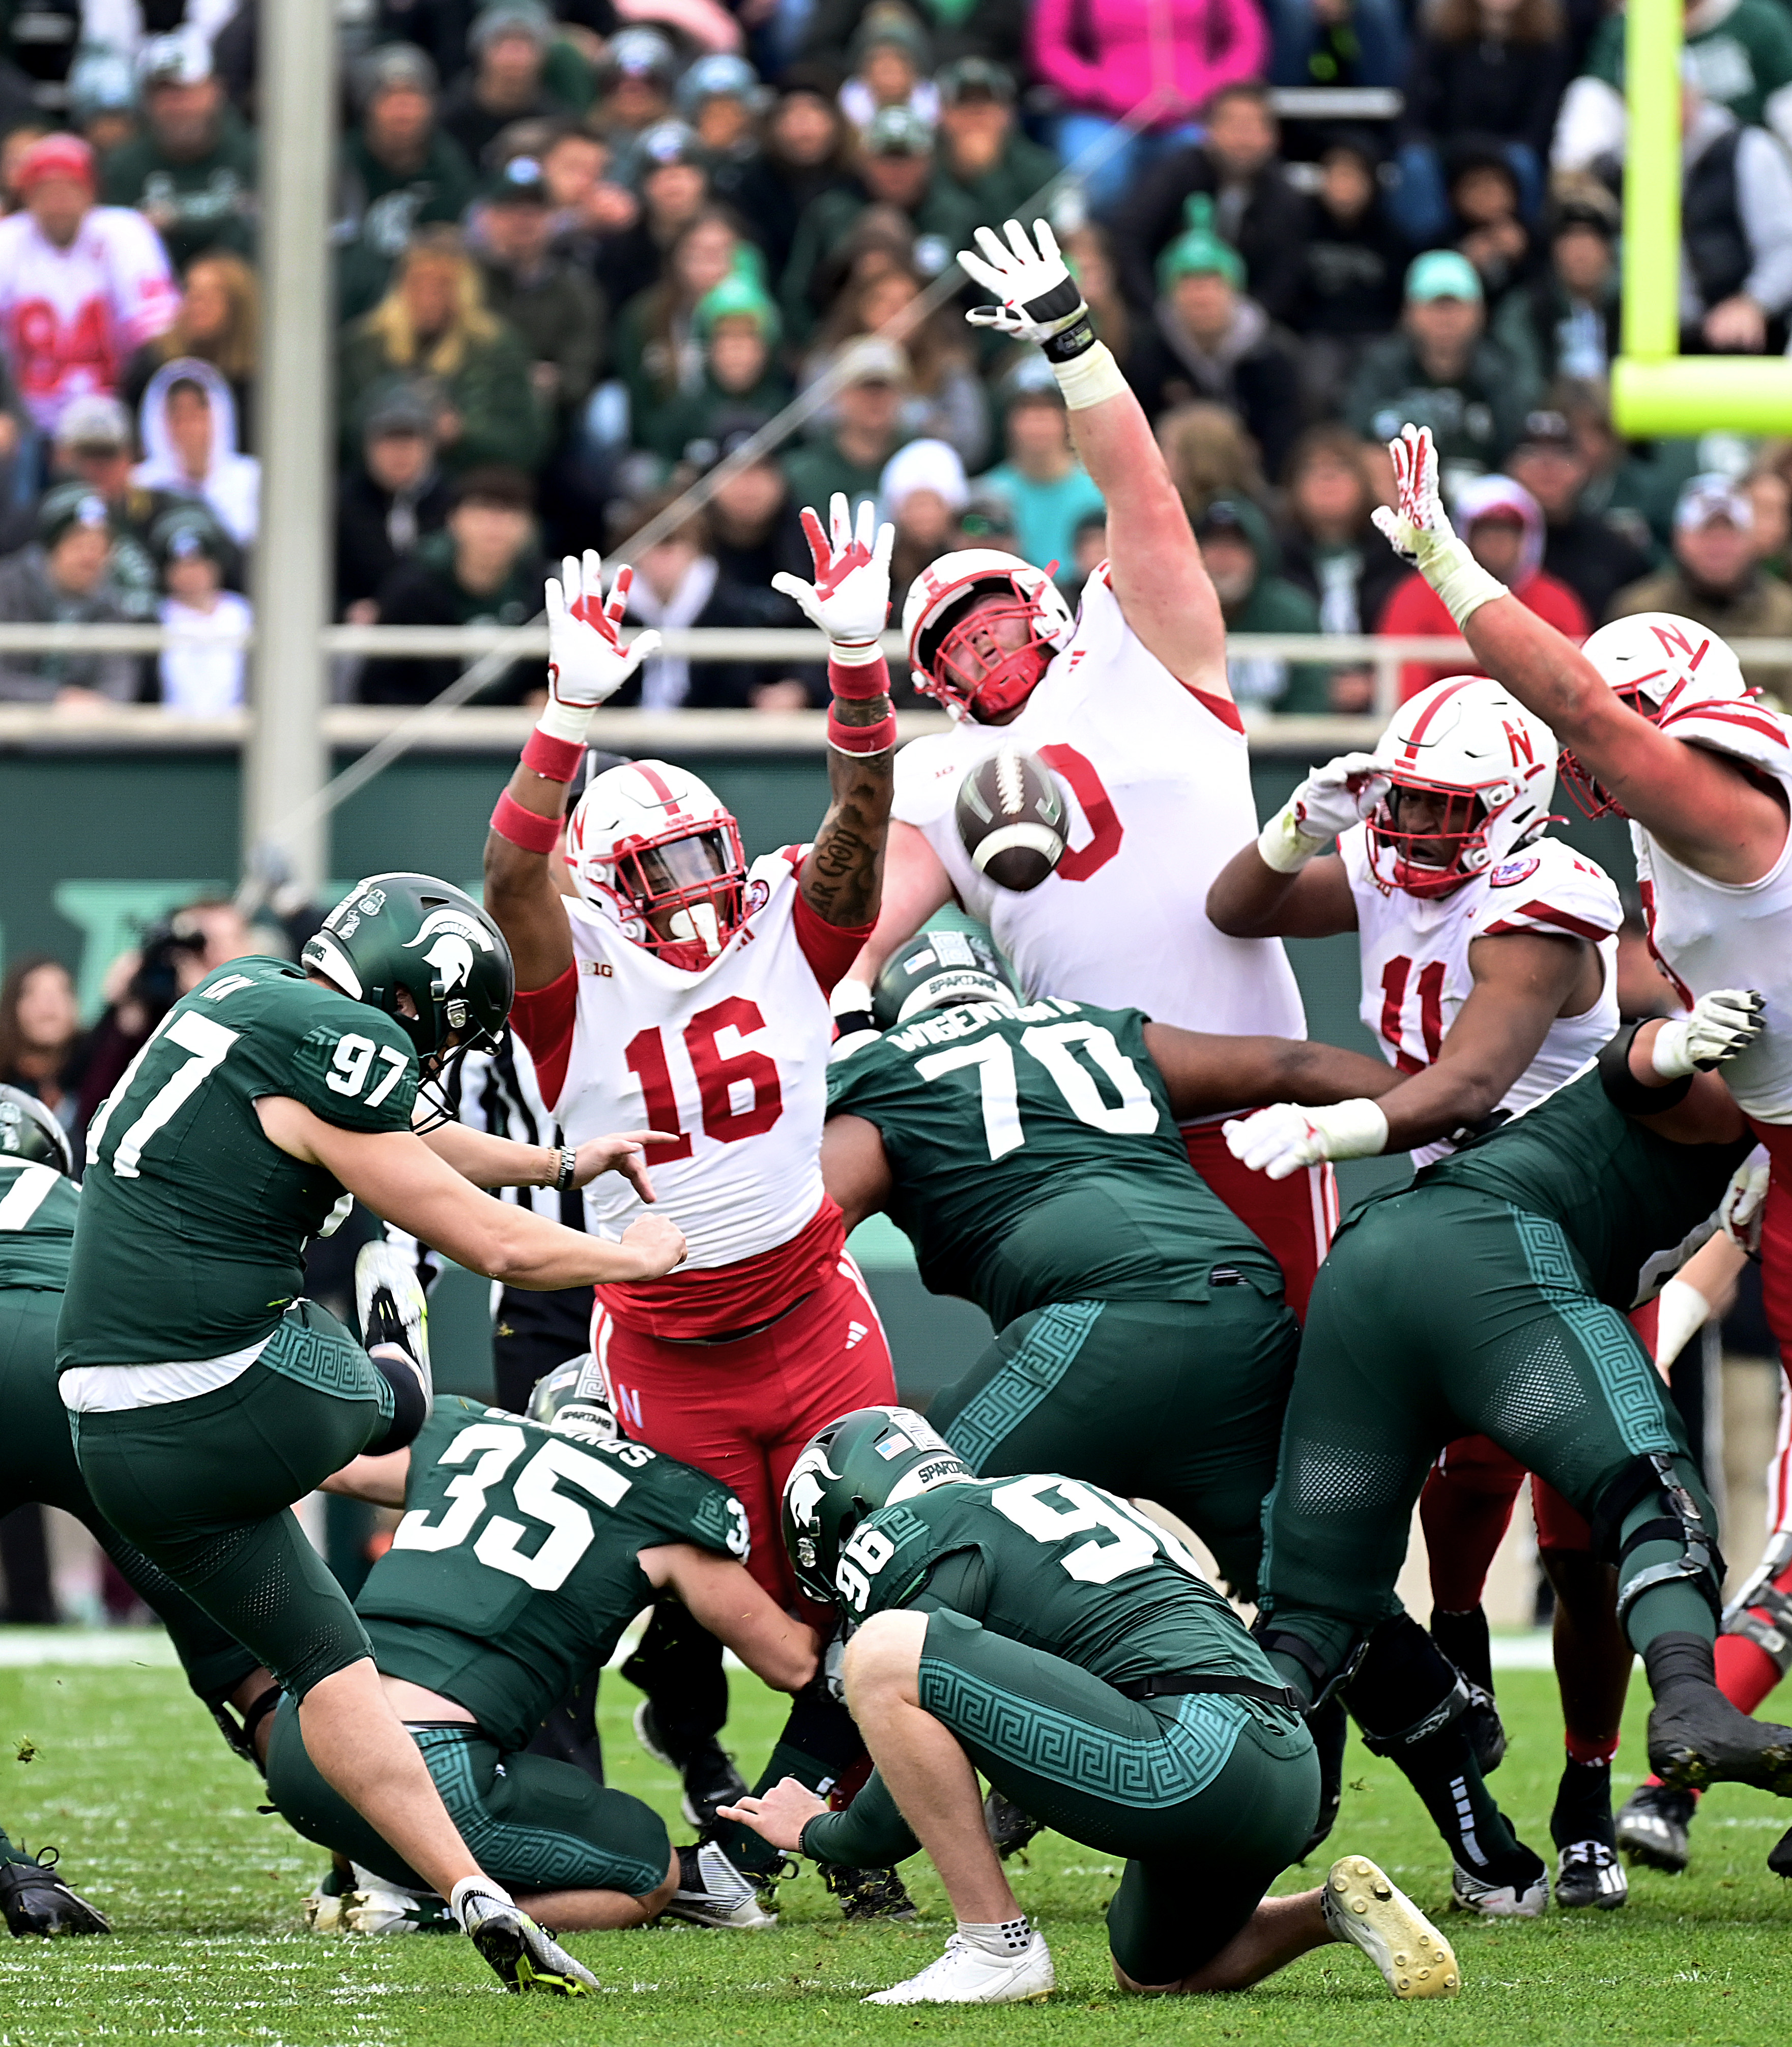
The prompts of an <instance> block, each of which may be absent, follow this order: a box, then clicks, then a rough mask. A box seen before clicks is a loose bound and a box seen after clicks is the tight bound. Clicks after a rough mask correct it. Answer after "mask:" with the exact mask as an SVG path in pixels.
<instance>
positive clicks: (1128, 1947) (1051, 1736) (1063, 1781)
mask: <svg viewBox="0 0 1792 2047" xmlns="http://www.w3.org/2000/svg"><path fill="white" fill-rule="evenodd" d="M784 1537H785V1541H786V1542H787V1543H788V1546H789V1548H790V1551H791V1558H792V1561H794V1563H795V1568H796V1573H797V1577H798V1580H799V1583H800V1584H801V1585H802V1586H803V1590H804V1591H805V1592H807V1593H808V1594H809V1595H810V1596H811V1597H812V1598H815V1599H831V1600H833V1601H834V1603H835V1604H838V1606H839V1607H841V1608H842V1609H843V1611H844V1612H845V1616H846V1623H847V1626H848V1628H849V1630H850V1639H849V1640H848V1642H847V1645H846V1659H845V1677H846V1700H847V1703H848V1705H850V1707H851V1708H852V1711H853V1716H854V1718H855V1719H856V1720H857V1722H858V1724H859V1727H860V1728H861V1731H862V1732H863V1733H864V1736H865V1741H866V1743H867V1745H868V1746H869V1748H870V1751H871V1754H872V1756H873V1759H874V1760H875V1762H876V1763H877V1770H876V1771H875V1773H874V1774H873V1776H872V1777H871V1778H870V1779H869V1782H867V1783H866V1785H865V1788H864V1789H863V1790H861V1792H860V1793H859V1794H858V1796H857V1797H856V1798H855V1799H854V1800H853V1802H852V1804H851V1805H849V1806H848V1807H847V1808H846V1810H845V1811H844V1812H840V1813H831V1812H829V1811H828V1810H827V1809H826V1806H825V1805H824V1803H823V1801H822V1800H821V1799H820V1798H819V1797H816V1795H815V1794H814V1793H813V1792H811V1791H809V1790H807V1789H805V1788H804V1787H803V1786H802V1785H800V1784H799V1783H798V1782H796V1781H795V1779H794V1778H786V1779H785V1780H784V1782H782V1783H781V1784H780V1785H778V1786H775V1787H774V1788H773V1789H772V1790H770V1791H769V1792H768V1793H767V1794H765V1795H764V1796H763V1797H754V1798H749V1799H747V1800H745V1801H743V1802H742V1804H741V1805H740V1806H739V1807H737V1808H735V1809H733V1810H734V1812H735V1813H736V1814H737V1816H738V1817H741V1818H743V1819H745V1820H746V1821H748V1822H749V1824H751V1825H754V1826H755V1827H757V1828H758V1829H759V1831H760V1832H762V1833H763V1834H764V1836H765V1837H766V1838H767V1839H768V1840H770V1841H771V1842H772V1844H773V1845H774V1846H775V1847H777V1848H783V1849H784V1850H786V1851H787V1852H796V1851H800V1852H803V1853H804V1854H807V1855H814V1856H815V1857H817V1858H818V1859H821V1860H822V1861H824V1862H830V1861H839V1862H852V1863H867V1862H877V1863H882V1862H893V1861H897V1860H900V1859H902V1858H904V1856H907V1855H913V1854H915V1852H917V1850H918V1849H919V1848H925V1849H926V1850H927V1853H928V1855H930V1856H931V1858H932V1860H933V1863H934V1866H935V1868H936V1869H937V1870H938V1871H939V1875H940V1879H941V1881H942V1883H944V1885H945V1886H946V1893H947V1895H948V1896H949V1897H950V1900H951V1902H952V1907H953V1910H954V1914H956V1917H957V1920H958V1925H957V1929H956V1931H955V1932H954V1934H953V1936H952V1937H951V1939H950V1941H948V1943H947V1945H946V1952H945V1954H944V1955H943V1956H942V1957H941V1958H940V1959H939V1960H938V1961H936V1962H935V1963H933V1964H931V1965H930V1966H929V1967H928V1968H925V1969H923V1971H922V1972H921V1973H920V1974H919V1975H917V1976H915V1977H914V1978H913V1979H911V1980H910V1981H908V1982H907V1983H898V1984H896V1985H895V1986H894V1987H892V1988H891V1989H889V1990H887V1991H879V1992H877V1993H876V1994H875V1995H873V1996H872V1997H871V1998H869V1999H867V2000H866V2002H867V2003H873V2004H994V2003H1013V2002H1016V2001H1018V2000H1021V1999H1031V1998H1037V1997H1043V1996H1045V1995H1047V1993H1048V1992H1049V1991H1051V1989H1052V1988H1053V1987H1054V1977H1053V1971H1052V1964H1051V1955H1050V1953H1049V1952H1048V1951H1047V1947H1046V1944H1045V1941H1044V1940H1043V1937H1042V1936H1041V1935H1040V1934H1039V1932H1038V1931H1037V1929H1034V1928H1032V1927H1030V1926H1029V1925H1028V1921H1027V1919H1026V1917H1025V1915H1024V1914H1023V1913H1022V1912H1021V1910H1020V1906H1019V1905H1018V1903H1017V1902H1016V1899H1015V1897H1014V1894H1013V1892H1012V1890H1010V1889H1009V1888H1008V1882H1007V1879H1006V1878H1005V1877H1004V1875H1003V1873H1002V1866H1001V1863H1000V1862H999V1861H998V1860H997V1856H996V1852H995V1850H994V1848H993V1847H992V1846H991V1844H990V1842H989V1837H988V1836H987V1835H986V1833H985V1831H984V1826H983V1817H982V1813H981V1809H980V1805H979V1800H978V1795H977V1776H976V1773H977V1771H979V1770H981V1772H982V1773H983V1774H985V1776H987V1777H988V1778H989V1781H990V1782H991V1783H992V1784H993V1785H994V1786H996V1788H997V1790H999V1791H1001V1793H1003V1794H1004V1795H1005V1796H1006V1797H1008V1798H1010V1799H1012V1800H1013V1801H1016V1802H1017V1803H1019V1804H1020V1805H1024V1807H1025V1808H1026V1809H1028V1811H1029V1812H1032V1813H1037V1814H1038V1815H1039V1817H1041V1818H1042V1819H1043V1820H1044V1821H1047V1824H1049V1825H1052V1826H1055V1827H1056V1828H1059V1831H1060V1832H1063V1833H1066V1834H1067V1835H1069V1836H1070V1838H1071V1839H1072V1840H1075V1841H1079V1842H1082V1844H1085V1845H1086V1846H1087V1847H1090V1848H1093V1849H1095V1850H1096V1851H1097V1852H1098V1853H1100V1854H1102V1855H1117V1856H1120V1857H1124V1859H1125V1861H1126V1869H1125V1873H1124V1876H1123V1877H1122V1879H1121V1881H1120V1890H1119V1893H1118V1894H1117V1896H1116V1897H1115V1898H1114V1899H1113V1903H1112V1904H1111V1905H1110V1906H1109V1910H1108V1938H1109V1944H1110V1945H1111V1947H1112V1948H1113V1961H1114V1970H1115V1974H1116V1975H1117V1978H1118V1979H1119V1981H1120V1985H1121V1987H1123V1988H1124V1989H1128V1990H1149V1991H1219V1990H1237V1989H1241V1988H1242V1987H1244V1985H1246V1984H1247V1983H1255V1982H1256V1981H1257V1980H1258V1979H1260V1978H1261V1977H1263V1976H1265V1975H1268V1974H1269V1973H1270V1972H1271V1971H1272V1970H1275V1969H1277V1968H1281V1967H1282V1966H1283V1964H1285V1963H1287V1962H1290V1961H1291V1960H1294V1959H1295V1956H1297V1955H1300V1954H1303V1953H1305V1952H1306V1951H1307V1950H1308V1949H1309V1948H1314V1947H1318V1946H1320V1945H1321V1944H1323V1943H1325V1942H1326V1941H1333V1940H1338V1939H1348V1940H1352V1941H1355V1942H1356V1943H1357V1944H1358V1945H1359V1946H1360V1947H1361V1948H1364V1950H1365V1952H1368V1954H1369V1955H1370V1956H1372V1958H1373V1959H1374V1960H1376V1964H1377V1965H1378V1966H1379V1967H1380V1968H1381V1970H1382V1972H1383V1973H1384V1975H1385V1976H1386V1978H1387V1980H1388V1986H1389V1987H1390V1988H1391V1990H1392V1991H1394V1993H1395V1995H1396V1996H1399V1997H1403V1998H1416V1997H1448V1996H1452V1995H1454V1993H1455V1991H1456V1990H1457V1967H1456V1961H1455V1958H1454V1956H1453V1955H1452V1954H1451V1953H1450V1951H1449V1947H1448V1945H1447V1944H1446V1942H1445V1941H1443V1940H1442V1937H1440V1936H1439V1935H1438V1933H1437V1932H1436V1931H1435V1929H1434V1928H1432V1927H1431V1926H1430V1925H1428V1924H1427V1923H1426V1921H1425V1920H1424V1918H1423V1917H1422V1916H1421V1915H1420V1914H1419V1912H1418V1911H1417V1910H1415V1907H1414V1906H1412V1905H1411V1903H1410V1902H1409V1901H1408V1900H1407V1899H1406V1898H1403V1897H1402V1896H1401V1895H1400V1894H1399V1891H1397V1890H1395V1887H1394V1886H1393V1885H1392V1884H1391V1883H1389V1882H1388V1879H1387V1878H1386V1877H1385V1876H1384V1875H1382V1873H1381V1871H1380V1870H1378V1869H1377V1868H1376V1866H1375V1865H1374V1863H1371V1862H1368V1861H1367V1860H1365V1859H1364V1858H1363V1857H1361V1856H1360V1855H1350V1856H1346V1857H1345V1858H1344V1859H1342V1860H1341V1861H1340V1862H1338V1863H1336V1864H1334V1866H1333V1868H1332V1870H1331V1871H1330V1873H1329V1875H1328V1877H1327V1879H1326V1886H1325V1887H1324V1889H1323V1890H1315V1891H1310V1892H1308V1893H1306V1894H1305V1895H1304V1896H1302V1897H1299V1898H1275V1899H1273V1900H1268V1901H1265V1900H1264V1892H1265V1891H1266V1890H1268V1887H1269V1885H1270V1883H1271V1881H1272V1880H1273V1879H1275V1877H1276V1876H1278V1875H1279V1874H1280V1873H1281V1871H1283V1869H1284V1868H1286V1867H1287V1865H1288V1863H1290V1862H1291V1861H1292V1860H1293V1859H1294V1858H1295V1855H1298V1854H1299V1852H1300V1849H1301V1847H1302V1843H1303V1842H1304V1841H1305V1840H1306V1836H1307V1834H1308V1832H1309V1831H1310V1828H1311V1826H1312V1824H1313V1816H1314V1809H1315V1807H1316V1805H1317V1803H1318V1786H1319V1771H1318V1763H1317V1761H1316V1759H1315V1758H1314V1752H1313V1744H1312V1742H1311V1740H1310V1738H1309V1736H1308V1735H1307V1732H1306V1728H1304V1727H1303V1726H1302V1722H1301V1717H1300V1714H1299V1711H1298V1709H1297V1705H1296V1701H1295V1696H1294V1694H1293V1693H1291V1692H1290V1691H1289V1690H1288V1689H1287V1687H1286V1686H1284V1685H1283V1684H1282V1683H1281V1682H1280V1681H1279V1679H1278V1678H1277V1677H1276V1675H1275V1672H1274V1670H1272V1669H1271V1666H1270V1664H1269V1662H1268V1659H1267V1658H1265V1657H1264V1654H1263V1653H1262V1651H1261V1650H1260V1649H1259V1648H1258V1647H1257V1646H1256V1643H1254V1642H1253V1641H1252V1639H1251V1638H1250V1636H1249V1635H1248V1634H1247V1633H1246V1632H1245V1631H1244V1625H1243V1623H1241V1622H1240V1620H1239V1619H1238V1616H1237V1615H1236V1614H1235V1613H1234V1612H1233V1610H1232V1608H1230V1607H1229V1606H1228V1605H1227V1604H1226V1602H1225V1600H1223V1599H1221V1597H1220V1596H1219V1594H1218V1593H1217V1592H1215V1591H1214V1590H1213V1588H1212V1587H1210V1585H1207V1584H1206V1582H1205V1581H1203V1580H1202V1577H1201V1576H1200V1574H1199V1573H1198V1570H1197V1569H1196V1567H1195V1565H1194V1560H1193V1559H1192V1558H1190V1555H1189V1554H1188V1553H1187V1551H1186V1550H1183V1549H1182V1546H1180V1545H1179V1543H1178V1542H1176V1541H1175V1539H1174V1538H1172V1537H1171V1536H1169V1535H1168V1534H1166V1533H1165V1532H1164V1531H1163V1530H1162V1529H1160V1528H1159V1527H1157V1526H1156V1524H1155V1523H1153V1522H1151V1521H1148V1520H1147V1519H1145V1517H1144V1515H1141V1514H1139V1513H1137V1512H1136V1511H1134V1510H1133V1509H1132V1507H1129V1506H1128V1504H1127V1503H1126V1502H1125V1501H1124V1500H1122V1499H1117V1497H1116V1496H1114V1495H1113V1494H1112V1493H1109V1492H1103V1491H1102V1490H1101V1488H1099V1487H1097V1486H1093V1485H1090V1484H1086V1483H1085V1482H1084V1481H1082V1480H1079V1479H1074V1478H1066V1477H1064V1476H1059V1475H1056V1474H1051V1473H1047V1474H1044V1475H1037V1474H1035V1475H1030V1476H1020V1477H1015V1478H1002V1479H978V1478H975V1477H973V1476H972V1474H971V1473H970V1471H969V1470H968V1469H966V1466H965V1464H964V1462H963V1461H962V1459H961V1458H960V1457H957V1456H956V1455H955V1454H954V1453H953V1451H952V1449H950V1445H947V1444H946V1442H945V1441H942V1438H940V1437H939V1435H937V1434H935V1432H934V1430H932V1429H931V1427H930V1426H928V1425H927V1423H926V1422H923V1420H922V1419H921V1418H920V1417H919V1415H918V1414H912V1413H911V1412H910V1411H909V1410H907V1409H905V1408H900V1407H866V1408H861V1409H860V1410H858V1411H857V1413H856V1414H849V1415H847V1416H846V1417H845V1418H843V1419H842V1420H841V1421H839V1422H836V1423H834V1426H832V1427H831V1428H829V1429H825V1430H822V1433H821V1434H819V1436H817V1437H816V1438H815V1441H813V1442H812V1443H811V1444H810V1445H809V1446H808V1447H807V1449H805V1450H804V1452H803V1455H802V1456H801V1457H799V1459H798V1461H797V1463H796V1465H795V1469H793V1470H792V1471H791V1476H790V1479H789V1481H788V1484H787V1485H786V1487H785V1490H784Z"/></svg>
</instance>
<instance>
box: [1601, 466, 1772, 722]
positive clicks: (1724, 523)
mask: <svg viewBox="0 0 1792 2047" xmlns="http://www.w3.org/2000/svg"><path fill="white" fill-rule="evenodd" d="M1639 611H1675V612H1678V613H1680V614H1681V616H1682V617H1686V618H1696V619H1697V621H1698V622H1699V623H1700V625H1704V626H1709V629H1711V630H1712V631H1713V633H1718V634H1720V635H1721V636H1722V637H1723V638H1724V639H1726V640H1748V639H1763V640H1767V639H1772V640H1783V639H1786V638H1787V637H1792V590H1788V589H1787V588H1786V585H1785V584H1784V583H1782V582H1780V581H1779V580H1778V578H1776V577H1774V576H1771V575H1767V574H1766V573H1764V571H1763V569H1762V567H1761V563H1760V558H1759V554H1758V552H1757V550H1756V546H1755V508H1754V507H1753V505H1751V504H1750V503H1749V501H1748V499H1747V496H1746V495H1745V494H1744V493H1743V492H1742V491H1741V490H1740V489H1737V487H1736V485H1735V484H1733V483H1732V482H1731V481H1730V479H1729V478H1728V477H1727V476H1718V475H1715V474H1713V475H1707V476H1695V477H1694V478H1693V480H1692V482H1690V483H1689V484H1688V485H1687V486H1686V489H1684V490H1683V491H1682V492H1681V493H1680V501H1679V503H1678V505H1676V506H1675V507H1674V560H1673V563H1672V565H1671V566H1670V567H1667V568H1665V569H1662V570H1661V571H1658V573H1657V574H1655V575H1652V576H1646V577H1645V578H1643V581H1642V582H1633V583H1632V584H1631V586H1629V588H1628V590H1620V591H1619V592H1618V594H1617V595H1616V597H1615V598H1613V599H1612V608H1611V611H1610V613H1609V614H1608V615H1609V616H1610V617H1612V618H1628V617H1631V615H1632V614H1633V613H1636V612H1639ZM1743 672H1744V675H1746V676H1747V679H1748V680H1749V681H1750V682H1751V683H1754V684H1755V687H1757V688H1759V689H1764V690H1770V691H1772V693H1773V694H1774V695H1775V696H1776V697H1778V698H1779V700H1780V702H1782V703H1785V702H1789V701H1792V667H1783V666H1780V665H1777V664H1776V665H1773V666H1763V664H1760V663H1759V662H1755V661H1747V662H1745V663H1744V664H1743Z"/></svg>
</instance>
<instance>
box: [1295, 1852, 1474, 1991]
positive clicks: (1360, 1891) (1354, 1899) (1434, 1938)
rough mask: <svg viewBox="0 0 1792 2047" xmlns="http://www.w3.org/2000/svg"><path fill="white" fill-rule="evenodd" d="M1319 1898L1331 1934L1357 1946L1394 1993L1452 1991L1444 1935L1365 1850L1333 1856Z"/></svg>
mask: <svg viewBox="0 0 1792 2047" xmlns="http://www.w3.org/2000/svg"><path fill="white" fill-rule="evenodd" d="M1319 1898H1320V1909H1321V1910H1322V1911H1323V1912H1324V1914H1325V1915H1326V1925H1328V1926H1329V1928H1330V1929H1331V1930H1332V1932H1333V1934H1335V1935H1336V1936H1337V1938H1338V1939H1339V1940H1341V1941H1349V1942H1351V1944H1353V1946H1356V1947H1358V1948H1361V1949H1362V1951H1363V1952H1364V1954H1365V1955H1367V1956H1368V1958H1369V1960H1371V1961H1372V1962H1373V1963H1374V1964H1375V1965H1376V1968H1378V1969H1380V1972H1381V1973H1382V1976H1383V1978H1384V1980H1385V1981H1386V1983H1387V1985H1388V1988H1389V1989H1390V1990H1391V1991H1392V1992H1393V1993H1394V1995H1395V1997H1397V1998H1400V1999H1411V1998H1419V1997H1454V1996H1455V1995H1456V1993H1457V1991H1459V1990H1460V1989H1461V1987H1462V1972H1461V1969H1459V1968H1457V1964H1456V1956H1455V1954H1454V1953H1453V1951H1452V1949H1451V1948H1450V1944H1449V1941H1446V1939H1445V1938H1444V1937H1443V1936H1442V1933H1439V1932H1438V1929H1437V1928H1436V1927H1435V1926H1434V1925H1432V1924H1431V1922H1430V1920H1429V1919H1427V1918H1426V1916H1425V1914H1423V1913H1422V1912H1421V1911H1420V1910H1419V1907H1418V1906H1416V1905H1415V1904H1414V1903H1413V1902H1412V1900H1411V1898H1408V1897H1407V1894H1406V1893H1405V1892H1404V1891H1403V1890H1401V1889H1400V1887H1399V1885H1398V1884H1397V1883H1395V1882H1394V1881H1393V1879H1391V1877H1388V1876H1385V1875H1383V1874H1382V1872H1381V1871H1380V1870H1379V1869H1378V1868H1377V1867H1376V1865H1375V1864H1374V1863H1372V1862H1371V1861H1370V1860H1369V1859H1368V1856H1367V1855H1345V1857H1344V1859H1342V1860H1341V1861H1340V1862H1334V1863H1333V1864H1332V1866H1331V1869H1330V1871H1329V1874H1328V1875H1327V1876H1326V1887H1325V1889H1324V1890H1322V1891H1321V1892H1320V1894H1319Z"/></svg>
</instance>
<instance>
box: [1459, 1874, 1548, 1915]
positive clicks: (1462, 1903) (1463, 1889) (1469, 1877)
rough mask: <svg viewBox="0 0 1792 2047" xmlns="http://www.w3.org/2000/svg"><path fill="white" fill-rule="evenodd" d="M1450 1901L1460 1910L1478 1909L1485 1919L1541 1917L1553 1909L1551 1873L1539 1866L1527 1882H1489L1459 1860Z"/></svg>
mask: <svg viewBox="0 0 1792 2047" xmlns="http://www.w3.org/2000/svg"><path fill="white" fill-rule="evenodd" d="M1449 1902H1450V1903H1451V1904H1452V1905H1453V1906H1454V1907H1455V1909H1456V1910H1457V1911H1458V1912H1477V1913H1479V1914H1480V1916H1481V1917H1482V1918H1484V1919H1541V1918H1542V1916H1543V1914H1545V1913H1546V1911H1548V1910H1549V1909H1550V1873H1549V1871H1547V1870H1546V1869H1544V1868H1542V1867H1538V1871H1537V1874H1536V1875H1535V1876H1534V1877H1533V1878H1532V1879H1531V1881H1530V1883H1526V1884H1517V1883H1487V1882H1486V1881H1484V1879H1482V1878H1480V1877H1478V1876H1477V1875H1474V1874H1473V1872H1472V1871H1469V1870H1465V1868H1464V1867H1462V1865H1461V1863H1454V1864H1453V1866H1452V1869H1451V1875H1450V1883H1449Z"/></svg>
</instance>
